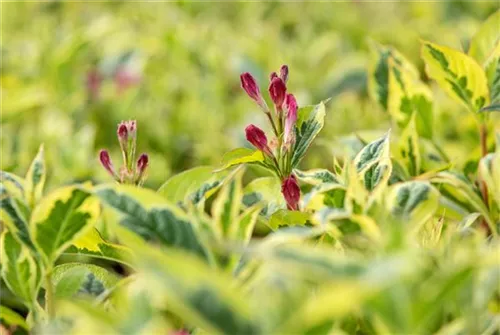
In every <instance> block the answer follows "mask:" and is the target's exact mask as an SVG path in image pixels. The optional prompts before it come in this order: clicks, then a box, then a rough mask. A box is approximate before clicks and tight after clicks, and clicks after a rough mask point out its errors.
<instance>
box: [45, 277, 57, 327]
mask: <svg viewBox="0 0 500 335" xmlns="http://www.w3.org/2000/svg"><path fill="white" fill-rule="evenodd" d="M45 310H46V311H47V314H48V316H49V320H53V319H54V318H55V317H56V310H55V306H54V290H53V287H52V269H47V273H46V274H45Z"/></svg>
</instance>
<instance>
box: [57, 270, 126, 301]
mask: <svg viewBox="0 0 500 335" xmlns="http://www.w3.org/2000/svg"><path fill="white" fill-rule="evenodd" d="M118 280H119V277H118V276H117V275H115V274H114V273H112V272H109V271H108V270H106V269H104V268H102V267H99V266H97V265H93V264H83V263H65V264H62V265H58V266H56V267H54V269H53V270H52V285H53V287H54V295H55V297H57V298H72V297H75V296H79V295H90V296H93V297H97V296H99V295H101V294H102V293H104V292H106V291H107V290H110V289H111V288H113V287H114V286H115V285H116V283H117V282H118Z"/></svg>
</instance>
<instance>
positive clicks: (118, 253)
mask: <svg viewBox="0 0 500 335" xmlns="http://www.w3.org/2000/svg"><path fill="white" fill-rule="evenodd" d="M64 255H82V256H90V257H95V258H101V259H107V260H111V261H115V262H119V263H122V264H126V265H128V266H130V264H131V260H132V258H133V252H132V250H131V249H130V248H128V247H125V246H123V245H119V244H115V243H110V242H107V241H106V240H104V239H103V238H102V236H101V234H100V233H99V231H98V230H97V229H96V228H92V229H91V230H89V231H88V232H87V233H85V234H83V235H82V236H80V237H78V238H77V239H76V240H75V241H74V242H73V245H72V246H70V247H69V248H68V249H66V250H64Z"/></svg>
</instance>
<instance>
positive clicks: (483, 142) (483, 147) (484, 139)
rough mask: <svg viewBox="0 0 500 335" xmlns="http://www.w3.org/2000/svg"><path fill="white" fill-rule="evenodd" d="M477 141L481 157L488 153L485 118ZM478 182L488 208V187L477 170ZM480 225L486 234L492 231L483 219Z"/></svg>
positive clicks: (480, 126) (480, 125)
mask: <svg viewBox="0 0 500 335" xmlns="http://www.w3.org/2000/svg"><path fill="white" fill-rule="evenodd" d="M479 142H480V145H481V158H483V157H484V156H486V155H487V154H488V127H487V124H486V120H484V119H482V121H481V123H480V124H479ZM478 182H479V190H480V191H481V196H482V198H483V201H484V205H485V206H486V208H489V206H488V202H489V201H488V189H487V187H486V183H485V182H484V180H482V178H481V176H480V175H479V172H478ZM481 225H482V226H483V227H484V228H485V230H486V232H487V233H488V235H490V234H491V233H492V230H491V229H490V227H489V225H488V224H487V222H486V220H484V219H483V220H482V222H481Z"/></svg>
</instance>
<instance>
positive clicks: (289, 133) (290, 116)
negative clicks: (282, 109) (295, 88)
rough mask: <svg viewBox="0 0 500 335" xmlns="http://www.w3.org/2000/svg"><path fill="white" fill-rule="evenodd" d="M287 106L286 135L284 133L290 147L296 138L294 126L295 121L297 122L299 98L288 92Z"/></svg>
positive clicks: (286, 142)
mask: <svg viewBox="0 0 500 335" xmlns="http://www.w3.org/2000/svg"><path fill="white" fill-rule="evenodd" d="M285 106H286V109H287V114H286V118H285V135H284V140H285V145H286V146H287V147H289V146H290V145H291V144H292V142H293V141H294V140H295V138H294V135H295V133H294V131H293V129H294V128H293V127H294V126H295V123H296V122H297V109H298V106H297V100H295V97H294V96H293V94H287V96H286V100H285Z"/></svg>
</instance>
